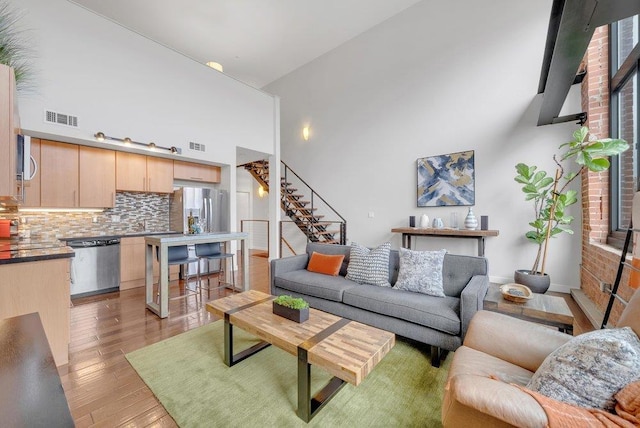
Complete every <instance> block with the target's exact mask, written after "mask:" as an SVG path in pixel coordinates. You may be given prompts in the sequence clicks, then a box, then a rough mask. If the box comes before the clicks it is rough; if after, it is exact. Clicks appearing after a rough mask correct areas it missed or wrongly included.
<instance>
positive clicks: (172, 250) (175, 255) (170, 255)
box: [156, 245, 200, 298]
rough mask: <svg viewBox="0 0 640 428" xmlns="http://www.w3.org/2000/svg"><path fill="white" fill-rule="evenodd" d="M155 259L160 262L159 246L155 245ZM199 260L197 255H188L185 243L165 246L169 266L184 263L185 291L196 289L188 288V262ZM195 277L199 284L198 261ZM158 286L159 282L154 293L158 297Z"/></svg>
mask: <svg viewBox="0 0 640 428" xmlns="http://www.w3.org/2000/svg"><path fill="white" fill-rule="evenodd" d="M156 259H157V260H158V262H160V249H159V247H156ZM199 260H200V259H199V258H198V257H189V248H188V247H187V246H186V245H178V246H175V247H167V265H169V266H173V265H184V268H183V272H184V276H185V285H184V288H185V292H186V290H189V291H194V292H195V291H196V290H192V289H190V288H189V263H194V262H199ZM169 275H170V274H169ZM196 278H197V279H196V281H197V283H198V284H199V283H200V263H198V273H197V277H196ZM159 287H160V284H158V293H157V294H156V297H158V298H159V297H160V290H159ZM188 296H189V295H184V296H180V297H188ZM196 297H197V295H196Z"/></svg>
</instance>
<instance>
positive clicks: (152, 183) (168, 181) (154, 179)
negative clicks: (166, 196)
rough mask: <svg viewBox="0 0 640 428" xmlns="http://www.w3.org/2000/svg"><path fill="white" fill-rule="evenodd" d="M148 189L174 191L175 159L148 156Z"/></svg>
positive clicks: (151, 190) (150, 190) (162, 191)
mask: <svg viewBox="0 0 640 428" xmlns="http://www.w3.org/2000/svg"><path fill="white" fill-rule="evenodd" d="M147 191H148V192H156V193H171V192H173V160H172V159H164V158H154V157H151V156H147Z"/></svg>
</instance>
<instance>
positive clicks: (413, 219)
mask: <svg viewBox="0 0 640 428" xmlns="http://www.w3.org/2000/svg"><path fill="white" fill-rule="evenodd" d="M409 227H416V216H414V215H410V216H409Z"/></svg>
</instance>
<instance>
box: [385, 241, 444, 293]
mask: <svg viewBox="0 0 640 428" xmlns="http://www.w3.org/2000/svg"><path fill="white" fill-rule="evenodd" d="M446 253H447V250H439V251H413V250H407V249H405V248H400V268H399V270H398V280H397V281H396V283H395V285H394V286H393V288H395V289H398V290H407V291H413V292H416V293H423V294H428V295H430V296H435V297H445V294H444V288H443V287H444V286H443V281H442V266H443V263H444V255H445V254H446Z"/></svg>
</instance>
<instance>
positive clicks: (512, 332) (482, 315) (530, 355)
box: [464, 311, 572, 372]
mask: <svg viewBox="0 0 640 428" xmlns="http://www.w3.org/2000/svg"><path fill="white" fill-rule="evenodd" d="M571 337H572V336H570V335H568V334H565V333H560V332H559V331H557V330H554V329H552V328H549V327H547V326H544V325H541V324H535V323H532V322H529V321H524V320H521V319H518V318H514V317H511V316H508V315H504V314H499V313H496V312H489V311H479V312H478V313H476V315H475V316H474V317H473V319H472V320H471V324H470V325H469V330H468V331H467V336H466V337H465V339H464V344H465V346H468V347H470V348H473V349H475V350H477V351H481V352H484V353H486V354H489V355H493V356H494V357H497V358H499V359H501V360H504V361H508V362H510V363H511V364H515V365H517V366H520V367H522V368H525V369H527V370H529V371H532V372H535V371H536V370H537V369H538V367H540V364H542V362H543V361H544V359H545V358H546V357H547V355H549V354H550V353H551V352H553V351H555V350H556V349H557V348H558V347H560V346H562V345H564V344H565V343H567V342H568V341H569V340H570V339H571Z"/></svg>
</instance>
